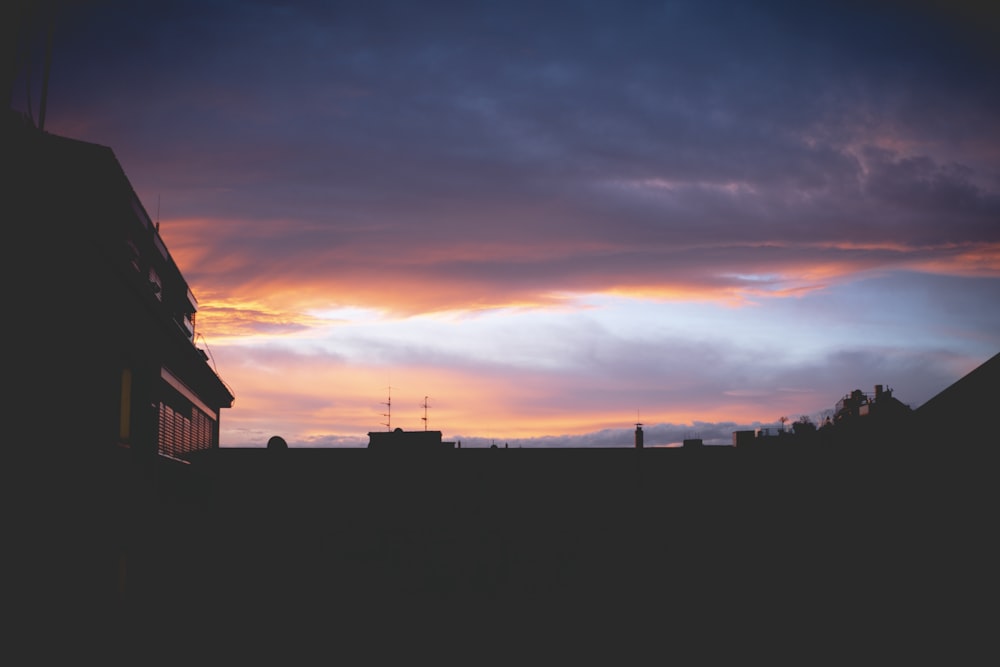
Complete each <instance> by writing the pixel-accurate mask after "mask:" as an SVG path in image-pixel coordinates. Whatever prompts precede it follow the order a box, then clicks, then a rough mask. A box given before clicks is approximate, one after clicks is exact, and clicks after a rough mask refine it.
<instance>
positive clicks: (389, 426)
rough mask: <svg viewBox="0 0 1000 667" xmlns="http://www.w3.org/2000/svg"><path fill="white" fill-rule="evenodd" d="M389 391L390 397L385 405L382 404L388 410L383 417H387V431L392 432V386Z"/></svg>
mask: <svg viewBox="0 0 1000 667" xmlns="http://www.w3.org/2000/svg"><path fill="white" fill-rule="evenodd" d="M388 389H389V393H388V397H387V398H386V401H385V403H383V404H382V405H384V406H386V410H385V412H383V413H382V416H383V417H385V430H387V431H391V430H392V386H391V385H390V386H389V388H388Z"/></svg>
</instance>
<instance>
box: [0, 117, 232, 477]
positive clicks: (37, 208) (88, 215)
mask: <svg viewBox="0 0 1000 667" xmlns="http://www.w3.org/2000/svg"><path fill="white" fill-rule="evenodd" d="M4 120H5V123H4V135H5V136H4V144H3V145H4V151H3V158H2V159H3V163H4V166H5V168H4V174H6V175H5V176H4V177H3V178H4V179H5V183H4V186H5V191H6V194H5V196H4V201H3V206H4V207H5V209H4V218H3V219H4V222H5V233H6V239H5V243H4V246H5V247H6V249H7V256H6V258H5V259H6V262H5V270H6V271H8V272H9V273H10V274H11V275H10V276H9V280H10V282H8V293H9V295H10V300H9V302H8V307H9V308H10V310H9V311H8V314H9V315H10V317H9V319H8V324H9V325H11V328H12V329H13V330H14V333H15V337H16V338H17V343H16V344H15V346H14V347H13V348H11V349H10V350H9V351H8V353H9V355H10V356H13V357H14V359H13V360H12V362H13V367H14V373H13V375H9V376H8V383H9V385H10V386H9V389H11V390H13V392H14V394H15V395H16V398H15V401H17V402H19V403H20V404H21V405H20V407H19V408H18V410H17V411H16V412H15V414H17V415H18V419H20V420H22V421H23V424H24V427H25V428H26V429H27V430H28V435H27V436H22V437H28V438H30V442H32V443H35V444H36V445H38V446H44V448H45V450H46V452H55V451H58V452H60V453H63V454H66V455H73V456H77V457H80V458H81V459H88V458H89V459H93V458H94V457H97V458H100V457H102V456H103V455H105V454H108V453H109V452H111V451H114V452H121V451H130V452H132V453H133V454H137V455H140V457H141V458H142V459H143V460H146V461H155V460H157V459H160V460H171V461H180V462H183V460H184V457H185V455H186V454H188V453H190V452H193V451H198V450H205V449H211V448H217V447H218V446H219V419H220V413H221V409H222V408H227V407H231V406H232V403H233V400H234V396H233V393H232V392H231V391H230V389H229V388H228V387H227V386H226V384H225V383H224V382H223V380H222V379H221V378H220V377H219V376H218V375H217V374H216V372H215V371H214V370H213V368H212V366H211V365H210V364H209V359H208V355H207V353H206V352H205V351H204V350H202V349H199V348H198V347H197V345H196V342H195V340H196V337H195V317H196V313H197V311H198V303H197V301H196V300H195V297H194V294H193V293H192V291H191V289H190V288H189V286H188V284H187V282H186V281H185V279H184V277H183V276H182V275H181V272H180V270H179V269H178V267H177V264H176V263H175V262H174V259H173V258H172V257H171V255H170V252H169V251H168V250H167V247H166V245H165V244H164V242H163V239H162V238H161V236H160V233H159V225H158V224H157V223H154V222H153V221H152V220H150V218H149V215H148V214H147V213H146V211H145V209H144V208H143V206H142V204H141V203H140V202H139V198H138V197H137V196H136V193H135V192H134V191H133V188H132V185H131V183H130V182H129V180H128V178H127V177H126V175H125V173H124V171H123V169H122V166H121V164H119V162H118V159H117V158H116V157H115V154H114V153H113V152H112V150H111V149H110V148H108V147H106V146H101V145H98V144H93V143H87V142H83V141H78V140H74V139H69V138H66V137H61V136H57V135H53V134H49V133H47V132H42V131H40V130H38V129H37V128H36V127H34V125H33V124H32V123H31V122H30V121H29V120H28V119H26V118H25V117H24V116H22V115H20V114H17V113H16V112H14V111H10V113H9V114H8V115H7V116H6V117H5V119H4ZM14 267H16V272H15V271H14ZM110 456H112V457H114V456H116V455H115V454H111V455H110Z"/></svg>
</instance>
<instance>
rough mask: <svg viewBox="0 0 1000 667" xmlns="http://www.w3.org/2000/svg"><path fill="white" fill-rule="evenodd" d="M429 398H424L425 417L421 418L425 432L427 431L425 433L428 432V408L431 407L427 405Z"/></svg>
mask: <svg viewBox="0 0 1000 667" xmlns="http://www.w3.org/2000/svg"><path fill="white" fill-rule="evenodd" d="M428 398H429V397H428V396H424V403H423V406H424V416H423V417H421V419H422V420H423V422H424V430H425V431H426V430H427V408H428V407H429V406H428V405H427V399H428Z"/></svg>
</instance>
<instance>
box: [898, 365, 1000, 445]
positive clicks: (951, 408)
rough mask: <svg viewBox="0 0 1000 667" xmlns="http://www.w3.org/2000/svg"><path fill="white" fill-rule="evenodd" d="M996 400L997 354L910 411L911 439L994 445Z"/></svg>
mask: <svg viewBox="0 0 1000 667" xmlns="http://www.w3.org/2000/svg"><path fill="white" fill-rule="evenodd" d="M998 399H1000V353H998V354H995V355H993V356H992V357H990V358H989V359H988V360H986V361H985V362H983V363H982V364H981V365H979V366H977V367H976V368H975V369H973V370H972V371H970V372H969V373H968V374H967V375H965V376H964V377H962V378H961V379H959V380H958V381H957V382H955V383H954V384H952V385H951V386H949V387H947V388H946V389H944V390H943V391H941V392H940V393H938V394H937V395H935V396H934V397H932V398H931V399H930V400H929V401H927V402H926V403H924V404H923V405H921V406H920V407H919V408H917V409H916V410H915V411H914V429H913V432H914V435H913V439H914V440H915V441H916V442H917V443H918V444H924V445H927V446H930V447H935V446H948V445H956V446H968V445H980V446H982V445H995V444H996V443H997V442H1000V437H998V433H997V432H998V426H997V418H996V413H995V412H994V410H996V409H997V405H998Z"/></svg>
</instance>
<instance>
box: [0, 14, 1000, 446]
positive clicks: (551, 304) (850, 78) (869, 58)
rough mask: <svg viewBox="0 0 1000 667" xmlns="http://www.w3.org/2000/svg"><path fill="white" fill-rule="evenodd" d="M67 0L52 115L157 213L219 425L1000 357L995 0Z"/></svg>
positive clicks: (713, 433)
mask: <svg viewBox="0 0 1000 667" xmlns="http://www.w3.org/2000/svg"><path fill="white" fill-rule="evenodd" d="M62 4H63V5H65V6H64V7H63V8H62V10H61V11H60V12H59V13H58V14H57V16H58V20H57V21H56V29H55V33H54V42H53V43H54V49H53V59H52V67H51V76H50V80H49V88H48V103H47V107H46V118H45V129H46V130H48V131H50V132H53V133H56V134H62V135H66V136H70V137H74V138H78V139H83V140H86V141H91V142H95V143H99V144H103V145H106V146H110V147H111V148H112V149H113V151H114V153H115V155H116V156H117V157H118V159H119V161H120V162H121V163H122V166H123V167H124V169H125V172H126V174H127V176H128V177H129V179H130V180H131V182H132V184H133V186H134V188H135V190H136V193H137V194H138V196H139V198H140V200H141V201H142V202H143V204H144V206H145V207H146V210H147V211H148V212H149V215H150V217H152V218H153V219H155V220H158V221H159V222H160V225H161V226H160V230H161V235H162V237H163V239H164V240H165V242H166V244H167V246H168V247H169V249H170V251H171V253H172V255H173V257H174V259H175V260H176V261H177V264H178V265H179V267H180V269H181V271H182V273H183V274H184V276H185V278H186V279H187V281H188V283H189V284H190V286H191V288H192V290H193V292H194V293H195V295H196V296H197V298H198V300H199V305H200V310H199V313H198V316H197V318H198V319H197V329H198V332H199V336H198V339H197V344H198V346H199V347H202V348H203V349H206V350H207V351H208V352H209V354H210V358H211V363H213V365H214V366H215V368H216V370H217V371H218V373H219V374H220V376H221V377H222V378H223V379H224V380H225V381H226V383H227V384H228V385H229V386H230V387H231V388H232V390H233V393H234V394H235V395H236V400H235V403H234V405H233V407H232V408H230V409H228V410H224V411H223V415H222V421H221V424H222V427H221V431H222V433H221V441H222V445H223V446H263V445H264V444H265V443H266V441H267V440H268V438H269V437H271V436H272V435H281V436H282V437H284V438H285V439H286V440H287V441H288V443H289V445H290V446H292V447H328V446H363V445H365V444H367V441H368V437H367V433H368V432H369V431H379V430H386V429H387V428H388V427H390V425H391V427H392V428H396V427H400V428H404V429H406V430H422V429H424V428H425V427H426V428H429V429H432V430H440V431H442V432H443V435H444V437H445V439H447V440H460V441H462V443H463V446H488V445H489V444H490V443H491V442H496V443H498V444H500V446H502V445H503V443H509V444H510V446H524V447H532V446H534V447H537V446H565V445H604V446H608V445H621V446H630V445H631V444H632V440H633V436H632V432H633V430H634V428H635V423H636V422H637V421H638V422H641V423H642V424H643V425H644V430H645V432H646V442H647V444H650V445H657V444H660V445H667V444H671V443H676V442H678V441H680V440H681V439H683V438H686V437H696V438H698V437H700V438H703V439H704V440H705V442H707V443H726V442H730V441H731V432H732V431H733V430H735V429H738V428H753V427H754V426H760V425H775V424H777V423H778V420H779V417H782V416H788V417H789V418H790V419H791V420H794V419H797V418H798V417H800V416H801V415H808V416H810V417H811V418H812V419H814V420H818V419H821V418H822V417H823V416H825V415H826V414H827V413H828V412H829V411H830V410H831V409H832V408H833V406H834V404H835V403H836V402H837V400H838V399H840V398H841V397H842V396H844V395H845V394H847V393H849V392H850V391H851V390H853V389H862V390H863V391H868V392H870V391H872V389H873V386H874V385H875V384H883V385H886V386H888V387H889V388H891V389H893V390H894V395H895V396H896V398H898V399H900V400H901V401H903V402H904V403H907V404H909V405H910V406H911V407H914V408H916V407H919V406H920V405H921V404H922V403H924V402H925V401H927V400H928V399H930V398H931V397H932V396H934V395H935V394H936V393H938V392H939V391H941V390H942V389H944V388H945V387H947V386H948V385H949V384H951V383H953V382H954V381H955V380H957V379H959V378H960V377H961V376H962V375H964V374H965V373H967V372H969V371H970V370H972V369H973V368H974V367H976V366H978V365H979V364H981V363H982V362H984V361H985V360H986V359H988V358H989V357H991V356H993V355H994V354H996V353H997V352H998V351H1000V307H998V304H1000V83H998V82H1000V79H998V74H997V72H998V71H1000V46H997V45H1000V30H998V25H1000V24H998V21H997V17H998V12H997V11H996V10H990V11H987V10H982V9H979V8H978V5H977V4H972V3H962V2H919V1H918V2H902V1H898V2H896V1H882V2H879V1H872V2H852V1H849V0H841V1H838V2H809V1H806V2H797V3H793V2H745V1H744V2H684V1H679V2H629V1H623V0H616V1H614V2H611V1H603V2H587V1H583V0H575V1H571V2H557V1H549V0H545V1H540V0H534V1H531V2H522V1H520V0H505V1H504V2H475V1H469V2H458V1H456V2H435V1H423V2H382V1H380V0H365V1H364V2H320V1H314V2H263V1H257V0H239V1H235V0H234V1H226V0H212V1H206V0H192V1H181V2H169V3H165V2H158V3H142V2H119V1H104V2H71V3H62ZM43 34H44V32H43V31H39V33H38V34H37V35H36V38H35V39H33V40H32V41H31V42H30V43H29V44H27V45H26V47H25V50H24V52H23V53H24V55H25V57H26V58H27V60H26V61H25V62H26V63H27V64H28V66H29V67H28V69H22V70H20V72H21V74H20V75H19V77H18V81H17V84H18V85H17V86H16V87H15V91H14V96H13V104H14V106H15V108H17V109H19V110H23V111H25V112H29V113H31V114H32V115H33V117H35V118H36V119H37V118H38V114H39V109H40V99H39V96H40V90H41V81H42V76H41V71H42V64H43V61H44V48H43V46H44V41H43V40H42V39H41V37H40V35H43ZM390 397H391V408H390V406H388V405H386V403H388V402H390ZM425 397H426V404H427V405H428V406H429V407H428V408H427V411H426V416H427V420H426V422H425V421H424V420H423V419H422V418H423V417H424V415H425V411H424V407H423V405H424V403H425Z"/></svg>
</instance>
